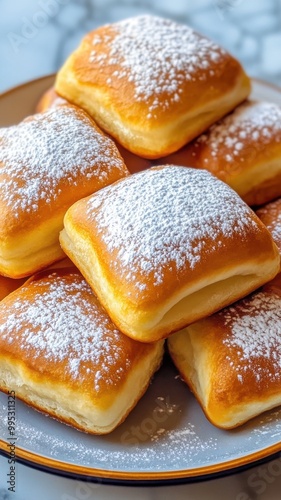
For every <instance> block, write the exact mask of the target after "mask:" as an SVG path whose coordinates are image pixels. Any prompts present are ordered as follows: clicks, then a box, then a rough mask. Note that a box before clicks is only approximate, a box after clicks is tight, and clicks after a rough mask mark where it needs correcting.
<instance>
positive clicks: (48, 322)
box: [0, 267, 163, 434]
mask: <svg viewBox="0 0 281 500" xmlns="http://www.w3.org/2000/svg"><path fill="white" fill-rule="evenodd" d="M162 357H163V341H160V342H157V343H153V344H141V343H139V342H136V341H134V340H132V339H130V338H128V337H127V336H126V335H123V333H121V332H120V331H119V330H118V329H117V328H116V326H115V325H114V324H113V323H112V321H111V320H110V318H109V317H108V315H107V313H106V311H105V310H104V309H103V307H102V306H101V305H100V303H99V302H98V300H97V298H96V297H95V295H94V294H93V292H92V290H91V288H90V287H89V285H88V284H87V283H86V282H85V280H84V278H83V277H82V276H81V274H80V273H79V271H78V270H77V269H75V268H74V267H73V268H64V269H63V268H60V269H53V270H49V271H41V273H38V274H37V275H35V276H33V277H32V278H30V279H29V280H28V281H27V282H26V283H25V284H24V285H23V286H22V287H21V288H19V289H18V290H16V291H15V292H13V293H12V294H10V295H9V296H8V297H6V298H5V299H4V300H3V301H2V302H1V304H0V390H1V391H4V392H7V391H9V390H13V391H15V393H16V396H17V398H19V399H21V400H23V401H24V402H26V403H27V404H29V405H31V406H32V407H34V408H36V409H38V410H41V411H43V412H44V413H47V414H48V415H50V416H52V417H55V418H57V419H58V420H60V421H62V422H65V423H67V424H70V425H72V426H74V427H76V428H78V429H81V430H83V431H86V432H89V433H93V434H106V433H108V432H110V431H112V430H113V429H114V428H115V427H116V426H117V425H119V424H120V423H121V422H122V421H123V420H124V419H125V418H126V416H127V415H128V413H129V412H130V411H131V409H132V408H133V407H134V406H135V405H136V403H137V402H138V400H139V399H140V398H141V396H142V395H143V394H144V392H145V391H146V389H147V387H148V385H149V382H150V380H151V378H152V376H153V374H154V373H155V371H156V370H157V369H158V368H159V366H160V364H161V361H162Z"/></svg>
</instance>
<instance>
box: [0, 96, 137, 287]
mask: <svg viewBox="0 0 281 500" xmlns="http://www.w3.org/2000/svg"><path fill="white" fill-rule="evenodd" d="M126 175H129V172H128V170H127V168H126V166H125V164H124V162H123V159H122V158H121V156H120V154H119V151H118V149H117V148H116V146H115V144H114V142H113V141H112V140H111V139H109V138H108V137H106V136H105V134H103V132H101V130H100V129H99V128H98V127H97V125H96V124H95V123H94V122H93V120H92V119H91V118H90V117H89V116H88V115H87V114H86V113H85V111H83V110H81V109H78V108H76V106H72V105H65V106H59V107H56V108H53V109H50V110H49V111H46V112H45V113H42V114H37V115H33V116H30V117H28V118H26V119H25V120H23V121H22V122H21V123H19V124H18V125H15V126H12V127H7V128H2V129H0V274H2V275H6V276H8V277H11V278H22V277H25V276H28V275H31V274H32V273H33V272H35V271H38V270H40V269H42V268H43V267H46V266H48V265H49V264H51V263H52V262H54V261H56V260H59V259H62V258H63V257H64V253H63V251H62V249H61V247H60V244H59V232H60V230H61V229H62V227H63V217H64V214H65V212H66V210H67V209H68V208H69V207H70V206H71V205H72V204H73V203H74V202H75V201H77V200H79V199H80V198H82V197H83V196H88V195H89V194H91V193H93V192H95V191H97V190H98V189H100V188H102V187H104V186H107V185H108V184H110V183H112V182H114V181H116V180H117V179H120V178H121V177H124V176H126Z"/></svg>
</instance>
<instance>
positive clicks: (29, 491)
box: [0, 0, 281, 500]
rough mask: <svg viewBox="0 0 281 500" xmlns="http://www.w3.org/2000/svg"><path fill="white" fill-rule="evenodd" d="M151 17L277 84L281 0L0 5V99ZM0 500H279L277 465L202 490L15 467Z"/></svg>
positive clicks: (59, 0) (0, 482)
mask: <svg viewBox="0 0 281 500" xmlns="http://www.w3.org/2000/svg"><path fill="white" fill-rule="evenodd" d="M147 12H152V13H156V14H160V15H163V16H168V17H171V18H174V19H176V20H179V21H183V22H187V23H188V24H190V25H192V26H194V27H195V28H196V29H197V30H198V31H200V32H202V33H204V34H206V35H208V36H210V37H211V38H213V39H214V40H216V41H217V42H219V43H220V44H221V45H223V46H224V47H225V48H227V49H228V50H229V51H230V52H232V54H233V55H235V56H236V57H237V58H239V59H240V61H241V62H242V63H243V64H244V66H245V68H246V70H247V71H248V73H249V74H250V75H251V76H254V77H259V78H262V79H264V80H267V81H269V82H272V83H275V84H277V85H278V84H279V85H281V0H80V1H75V0H0V92H3V91H5V90H7V89H8V88H9V87H11V86H15V85H18V84H19V83H22V82H25V81H28V80H30V79H33V78H36V77H38V76H43V75H46V74H49V73H52V72H55V71H56V70H57V69H58V68H59V67H60V65H61V64H62V62H63V61H64V59H65V58H66V57H67V55H68V54H69V53H70V52H71V51H72V50H73V49H74V48H75V47H76V46H77V44H78V43H79V41H80V39H81V37H82V36H83V34H84V33H86V32H87V31H89V30H91V29H93V28H94V27H95V26H98V25H100V24H103V23H106V22H111V21H115V20H119V19H121V18H124V17H128V16H131V15H136V14H139V13H147ZM7 470H8V469H7V459H6V458H4V457H0V500H12V499H13V500H39V499H40V500H89V499H99V500H105V499H114V500H119V499H120V500H121V499H122V500H125V499H133V498H134V499H136V500H146V499H147V500H148V499H155V500H160V499H161V500H168V499H170V498H174V499H175V500H177V499H178V500H183V499H185V500H225V499H227V500H253V499H258V500H280V498H281V459H278V460H275V461H272V462H270V463H268V464H265V465H263V466H259V467H256V468H254V469H251V470H248V471H246V472H243V473H240V474H236V475H234V476H230V477H228V478H223V479H216V480H213V481H208V482H205V483H202V484H188V485H181V486H175V487H171V486H169V487H165V488H163V487H160V488H125V487H114V486H102V485H94V484H89V483H81V482H79V481H75V480H71V479H63V478H60V477H57V476H51V475H49V474H46V473H43V472H39V471H35V470H33V469H31V468H28V467H26V466H23V465H20V464H19V465H18V466H17V476H16V477H17V487H16V493H11V492H8V490H7V477H6V474H7Z"/></svg>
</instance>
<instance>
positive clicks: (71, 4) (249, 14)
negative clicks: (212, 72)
mask: <svg viewBox="0 0 281 500" xmlns="http://www.w3.org/2000/svg"><path fill="white" fill-rule="evenodd" d="M0 9H1V16H0V33H1V37H0V68H1V72H0V92H3V91H5V90H6V89H8V88H9V87H11V86H14V85H17V84H18V83H21V82H24V81H27V80H30V79H33V78H36V77H38V76H42V75H46V74H49V73H52V72H55V71H56V70H57V69H58V68H59V67H60V65H61V64H62V63H63V61H64V60H65V58H66V57H67V56H68V54H69V53H70V52H71V51H72V50H73V49H74V48H75V47H76V46H77V45H78V43H79V41H80V40H81V38H82V36H83V35H84V34H85V33H86V32H87V31H89V30H91V29H93V28H94V27H96V26H98V25H100V24H103V23H106V22H112V21H116V20H119V19H122V18H124V17H128V16H133V15H136V14H140V13H147V12H150V13H155V14H159V15H162V16H168V17H171V18H174V19H175V20H179V21H182V22H186V23H188V24H190V25H192V26H193V27H194V28H196V29H197V30H198V31H200V32H202V33H204V34H205V35H208V36H209V37H211V38H212V39H214V40H216V41H217V42H219V43H220V44H221V45H223V46H224V47H225V48H227V49H228V50H229V51H230V52H232V54H233V55H235V56H236V57H237V58H239V59H240V61H241V62H242V63H243V64H244V66H245V68H246V69H247V71H248V73H249V74H250V75H251V76H255V77H259V78H262V79H264V80H267V81H269V82H272V83H275V84H280V85H281V58H280V51H281V0H197V1H194V0H118V1H117V0H80V1H75V0H13V1H12V2H11V1H10V2H8V1H5V0H0Z"/></svg>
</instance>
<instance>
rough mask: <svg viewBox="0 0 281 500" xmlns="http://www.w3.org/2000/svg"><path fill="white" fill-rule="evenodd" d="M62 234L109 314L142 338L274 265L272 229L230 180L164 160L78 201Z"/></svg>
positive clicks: (259, 280) (214, 304)
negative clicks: (162, 162)
mask: <svg viewBox="0 0 281 500" xmlns="http://www.w3.org/2000/svg"><path fill="white" fill-rule="evenodd" d="M60 241H61V245H62V248H63V250H64V251H65V253H66V254H67V255H68V256H69V257H70V258H71V260H72V261H73V262H74V263H75V264H76V265H77V267H78V268H79V269H80V270H81V272H82V273H83V274H84V276H85V278H86V280H87V281H88V282H89V283H90V285H91V286H92V288H93V290H94V291H95V293H96V294H97V296H98V297H99V299H100V301H101V303H102V304H103V305H104V307H105V308H106V310H107V311H108V313H109V315H110V316H111V318H112V319H113V321H114V322H115V324H116V325H117V326H118V327H119V328H120V330H121V331H123V332H124V333H126V334H127V335H129V336H131V337H133V338H135V339H138V340H140V341H144V342H150V341H155V340H158V339H160V338H164V337H167V336H168V335H169V334H170V333H171V332H173V331H176V330H178V329H179V328H181V327H183V326H186V325H187V324H189V323H192V322H193V321H196V320H197V319H200V318H202V317H204V316H206V315H207V314H211V313H213V312H214V311H216V310H218V309H220V308H222V307H223V306H226V305H228V304H230V303H231V302H233V301H234V300H237V299H238V298H241V297H243V296H245V295H246V294H247V293H249V292H250V291H252V290H254V289H255V288H258V286H260V285H261V284H263V283H265V282H266V281H269V280H270V279H271V278H273V277H274V276H275V275H276V274H277V272H278V271H279V265H280V256H279V252H278V249H277V247H276V245H275V244H274V242H273V239H272V237H271V235H270V233H269V232H268V230H267V229H266V228H265V226H264V225H263V224H262V222H261V221H260V220H259V218H258V217H257V216H256V214H255V213H254V212H253V211H252V210H251V209H250V208H249V207H248V206H247V205H246V204H245V203H244V202H243V201H242V200H241V198H240V197H239V196H238V195H237V194H236V193H235V192H234V191H233V190H232V189H231V188H230V187H229V186H227V185H226V184H224V183H223V182H221V181H220V180H218V179H216V178H215V177H214V176H213V175H211V174H210V173H209V172H206V171H204V170H197V169H192V168H191V169H189V168H186V167H178V166H169V165H166V166H162V167H160V166H159V167H152V168H151V169H149V170H146V171H143V172H139V173H136V174H133V175H131V176H130V177H127V178H125V179H121V180H120V181H118V182H116V183H114V184H113V185H111V186H109V187H107V188H104V189H101V190H100V191H99V192H97V193H95V194H94V195H92V196H90V197H87V198H84V199H83V200H80V201H78V202H77V203H75V204H74V205H73V206H72V207H71V208H70V209H69V210H68V211H67V213H66V215H65V218H64V230H63V231H62V232H61V234H60Z"/></svg>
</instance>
